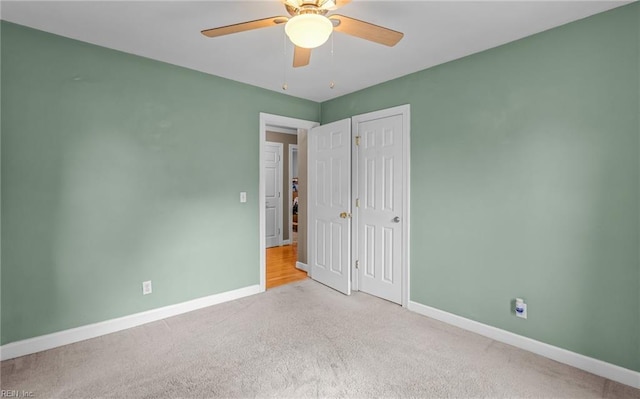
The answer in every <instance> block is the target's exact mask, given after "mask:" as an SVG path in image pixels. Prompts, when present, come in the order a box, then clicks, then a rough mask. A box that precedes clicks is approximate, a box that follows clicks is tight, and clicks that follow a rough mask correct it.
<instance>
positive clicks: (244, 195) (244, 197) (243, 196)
mask: <svg viewBox="0 0 640 399" xmlns="http://www.w3.org/2000/svg"><path fill="white" fill-rule="evenodd" d="M240 202H247V192H246V191H242V192H241V193H240Z"/></svg>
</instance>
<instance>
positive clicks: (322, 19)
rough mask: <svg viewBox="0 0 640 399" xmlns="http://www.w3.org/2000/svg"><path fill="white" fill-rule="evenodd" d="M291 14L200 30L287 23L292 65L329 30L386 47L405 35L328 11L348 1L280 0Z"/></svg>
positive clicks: (211, 33)
mask: <svg viewBox="0 0 640 399" xmlns="http://www.w3.org/2000/svg"><path fill="white" fill-rule="evenodd" d="M281 1H282V2H283V3H284V6H285V9H286V10H287V13H288V14H289V15H290V17H286V16H275V17H270V18H264V19H258V20H255V21H248V22H241V23H238V24H233V25H227V26H221V27H218V28H211V29H205V30H202V31H201V33H202V34H203V35H205V36H207V37H218V36H224V35H229V34H232V33H239V32H244V31H248V30H253V29H260V28H268V27H270V26H276V25H281V24H283V23H286V26H285V32H286V33H287V36H289V39H290V40H291V41H292V42H293V43H294V45H295V49H294V54H293V66H294V67H295V68H297V67H302V66H306V65H308V64H309V61H310V59H311V49H313V48H316V47H319V46H321V45H322V44H324V43H325V42H326V41H327V39H328V38H329V36H330V35H331V33H332V32H334V31H335V32H340V33H345V34H347V35H351V36H355V37H359V38H361V39H365V40H369V41H372V42H375V43H379V44H384V45H386V46H389V47H392V46H395V45H396V44H397V43H398V42H399V41H400V39H402V37H403V36H404V34H403V33H402V32H398V31H395V30H392V29H388V28H385V27H382V26H378V25H374V24H372V23H369V22H365V21H360V20H357V19H355V18H350V17H346V16H344V15H338V14H332V15H329V16H327V14H329V12H331V11H333V10H336V9H338V8H340V7H343V6H345V5H347V4H349V3H350V2H351V0H281Z"/></svg>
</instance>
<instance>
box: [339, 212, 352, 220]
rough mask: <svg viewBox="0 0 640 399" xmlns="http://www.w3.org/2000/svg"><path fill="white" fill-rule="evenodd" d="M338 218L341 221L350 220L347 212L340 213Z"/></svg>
mask: <svg viewBox="0 0 640 399" xmlns="http://www.w3.org/2000/svg"><path fill="white" fill-rule="evenodd" d="M340 217H341V218H342V219H350V218H351V214H350V213H347V212H341V213H340Z"/></svg>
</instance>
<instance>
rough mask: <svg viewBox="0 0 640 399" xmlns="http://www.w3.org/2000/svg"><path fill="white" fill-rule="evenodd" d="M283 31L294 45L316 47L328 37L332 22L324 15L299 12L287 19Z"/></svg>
mask: <svg viewBox="0 0 640 399" xmlns="http://www.w3.org/2000/svg"><path fill="white" fill-rule="evenodd" d="M284 31H285V32H286V33H287V36H289V39H291V41H292V42H293V44H295V45H296V46H298V47H302V48H316V47H319V46H322V45H323V44H324V43H325V42H326V41H327V40H328V39H329V36H331V32H333V24H332V23H331V21H330V20H329V18H327V17H325V16H324V15H319V14H300V15H296V16H295V17H293V18H291V19H289V21H288V22H287V24H286V25H285V27H284Z"/></svg>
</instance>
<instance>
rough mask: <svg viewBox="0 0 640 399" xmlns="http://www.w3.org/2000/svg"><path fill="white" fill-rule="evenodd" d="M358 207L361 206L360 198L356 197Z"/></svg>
mask: <svg viewBox="0 0 640 399" xmlns="http://www.w3.org/2000/svg"><path fill="white" fill-rule="evenodd" d="M356 208H360V198H356Z"/></svg>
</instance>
